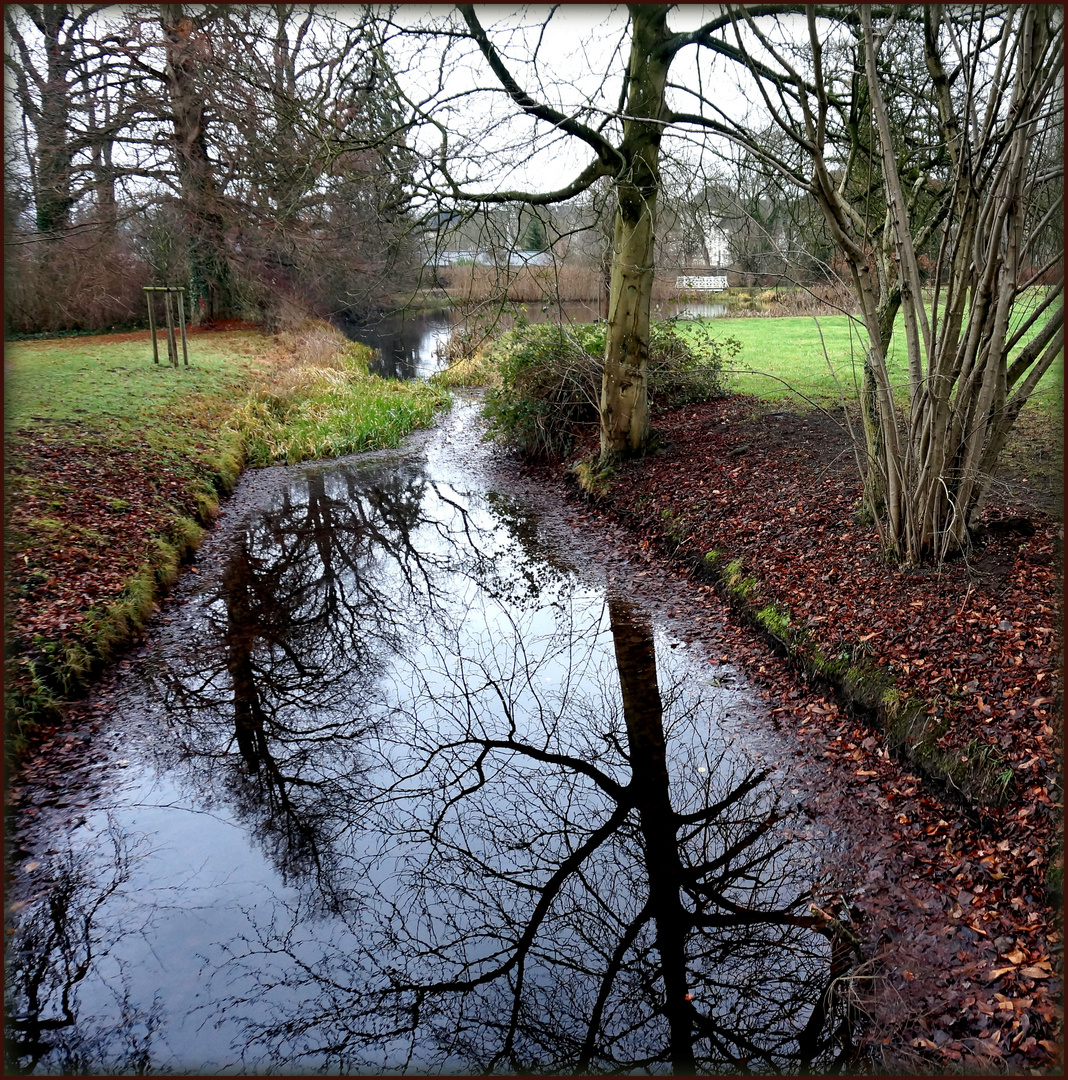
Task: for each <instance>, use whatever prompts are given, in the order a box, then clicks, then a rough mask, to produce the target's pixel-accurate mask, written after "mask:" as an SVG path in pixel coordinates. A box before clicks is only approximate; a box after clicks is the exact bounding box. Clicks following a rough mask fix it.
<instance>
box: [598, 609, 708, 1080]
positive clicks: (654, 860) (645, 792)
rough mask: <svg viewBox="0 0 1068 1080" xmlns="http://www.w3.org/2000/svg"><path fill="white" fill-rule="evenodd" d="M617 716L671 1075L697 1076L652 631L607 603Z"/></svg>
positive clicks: (685, 923)
mask: <svg viewBox="0 0 1068 1080" xmlns="http://www.w3.org/2000/svg"><path fill="white" fill-rule="evenodd" d="M608 611H609V615H610V617H611V622H612V640H613V642H614V644H615V650H616V663H617V665H618V667H619V684H620V688H621V689H622V691H623V718H624V721H625V722H626V725H627V743H628V746H629V749H630V766H631V781H630V785H629V786H630V792H631V795H632V798H633V800H634V806H635V807H636V808H637V810H638V815H639V818H640V821H641V830H642V839H643V845H644V848H645V862H646V869H647V871H648V875H649V907H650V910H651V911H652V913H653V918H654V921H655V923H656V948H657V952H659V954H660V972H661V976H662V977H663V980H664V1015H665V1017H666V1018H667V1022H668V1031H669V1039H670V1052H671V1064H672V1069H673V1071H674V1072H675V1073H677V1074H679V1073H681V1074H692V1073H694V1072H696V1068H697V1067H696V1063H695V1061H694V1055H693V1019H692V1006H691V1005H690V1003H689V1002H688V1001H687V1000H686V993H687V985H686V935H687V930H688V929H689V925H690V917H689V914H688V912H687V911H686V909H685V908H684V907H683V904H682V898H681V887H682V863H681V861H680V859H679V847H678V837H677V827H678V823H677V820H676V817H675V812H674V810H673V809H672V807H671V799H670V796H669V792H668V773H667V755H666V746H665V741H664V724H663V706H662V704H661V701H660V689H659V687H658V686H657V682H656V654H655V652H654V651H653V634H652V627H651V626H650V625H649V623H648V622H647V621H646V620H645V619H644V618H643V617H642V616H641V615H640V613H639V612H637V611H636V610H635V609H634V608H633V607H632V606H631V605H630V604H629V603H627V602H626V601H625V600H621V599H618V598H613V597H609V600H608Z"/></svg>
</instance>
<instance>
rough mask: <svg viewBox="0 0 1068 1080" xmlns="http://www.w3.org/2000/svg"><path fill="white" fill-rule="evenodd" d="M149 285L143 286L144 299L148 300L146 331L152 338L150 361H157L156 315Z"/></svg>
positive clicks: (156, 362)
mask: <svg viewBox="0 0 1068 1080" xmlns="http://www.w3.org/2000/svg"><path fill="white" fill-rule="evenodd" d="M154 291H155V290H153V288H152V286H151V285H146V286H145V299H146V300H147V301H148V333H149V336H150V337H151V338H152V363H154V364H158V363H159V344H158V343H157V342H156V317H155V314H154V312H153V311H152V308H153V307H154V306H155V305H154V304H153V301H154V299H155V297H154V295H153V293H154Z"/></svg>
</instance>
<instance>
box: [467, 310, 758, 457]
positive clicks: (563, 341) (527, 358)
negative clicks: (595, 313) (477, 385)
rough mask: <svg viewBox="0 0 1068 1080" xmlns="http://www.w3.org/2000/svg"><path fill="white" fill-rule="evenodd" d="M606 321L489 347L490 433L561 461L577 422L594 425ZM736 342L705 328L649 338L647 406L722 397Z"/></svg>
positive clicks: (542, 327) (659, 331)
mask: <svg viewBox="0 0 1068 1080" xmlns="http://www.w3.org/2000/svg"><path fill="white" fill-rule="evenodd" d="M607 330H608V328H607V325H606V324H605V323H600V322H599V323H583V324H574V325H571V326H561V325H558V324H556V323H534V324H520V325H517V326H516V327H514V328H513V329H512V330H509V331H507V332H506V333H504V334H502V335H501V336H500V337H499V338H498V339H497V340H496V341H495V342H494V343H493V345H492V346H491V347H490V349H488V350H487V356H488V359H489V360H490V361H491V362H492V363H493V364H494V365H495V366H496V367H497V370H498V375H499V385H496V386H491V387H490V388H489V389H488V390H487V391H486V398H485V403H484V406H483V411H484V414H485V416H486V418H487V419H488V420H489V433H490V435H491V436H493V437H495V438H498V439H500V440H501V441H502V442H506V443H508V444H509V445H511V446H513V447H515V448H516V449H518V450H519V451H520V452H521V453H523V454H525V455H527V456H529V457H534V458H553V457H562V456H564V455H566V454H567V453H569V452H570V451H571V449H572V447H573V445H574V441H575V436H576V434H577V432H578V429H579V428H580V426H581V425H583V424H595V423H597V403H598V399H599V398H600V393H601V372H602V369H603V364H604V352H605V339H606V335H607ZM739 348H740V345H739V344H738V342H737V341H734V340H733V339H727V340H725V341H717V340H716V339H715V338H713V337H712V336H711V334H710V333H708V332H707V331H705V332H703V333H702V334H700V335H698V336H697V337H696V338H693V337H692V335H691V340H689V341H688V340H686V339H684V338H683V337H682V336H681V335H679V334H678V333H676V331H675V329H674V326H673V325H672V324H671V323H654V324H653V325H652V327H651V328H650V335H649V353H650V355H649V369H648V378H649V402H650V407H651V408H672V407H674V406H677V405H685V404H688V403H690V402H694V401H707V400H708V399H709V398H713V397H718V396H720V395H722V394H723V393H724V392H725V390H724V383H723V368H724V365H725V363H727V362H728V360H729V358H730V357H733V356H734V355H735V354H736V353H737V351H738V349H739Z"/></svg>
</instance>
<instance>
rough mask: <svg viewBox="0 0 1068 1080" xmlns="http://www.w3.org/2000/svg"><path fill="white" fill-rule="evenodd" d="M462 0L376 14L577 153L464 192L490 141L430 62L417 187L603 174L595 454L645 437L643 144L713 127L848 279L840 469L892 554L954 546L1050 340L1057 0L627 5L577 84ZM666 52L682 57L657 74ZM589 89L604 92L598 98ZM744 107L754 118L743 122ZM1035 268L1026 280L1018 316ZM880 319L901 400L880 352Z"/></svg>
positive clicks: (656, 144)
mask: <svg viewBox="0 0 1068 1080" xmlns="http://www.w3.org/2000/svg"><path fill="white" fill-rule="evenodd" d="M458 11H459V15H460V20H462V21H458V20H452V21H451V22H450V21H446V22H440V21H439V22H438V23H434V24H427V25H423V26H420V28H418V30H417V31H413V30H412V29H411V28H410V27H399V24H396V23H389V21H388V20H387V25H389V26H391V27H393V28H394V29H398V28H399V29H400V30H401V32H407V33H418V34H420V35H423V36H424V37H430V38H434V37H435V36H436V37H437V39H438V40H444V41H446V42H447V43H448V47H450V48H453V49H457V48H462V47H463V46H464V43H466V45H467V46H471V45H472V44H473V45H474V47H476V48H477V49H478V52H479V54H480V55H481V58H482V60H483V62H484V65H485V68H488V71H489V73H490V74H491V76H492V79H493V80H494V84H495V86H496V87H497V88H499V92H500V93H502V94H503V95H505V96H506V97H507V99H509V100H510V101H511V103H512V104H513V105H514V107H515V108H516V109H517V110H518V111H519V114H520V115H521V116H524V117H527V118H532V119H533V120H534V122H535V132H536V133H537V132H544V131H546V130H548V131H552V132H553V133H555V135H556V136H558V137H566V138H567V139H570V140H571V141H572V142H573V143H575V144H577V145H583V146H584V147H585V148H586V150H587V152H588V153H589V154H590V155H592V160H590V161H589V164H588V165H586V167H585V168H584V169H581V170H580V171H579V172H578V174H577V175H576V176H575V177H574V179H572V180H571V181H570V182H569V183H567V184H563V185H561V186H558V187H556V189H555V190H553V191H543V192H532V191H518V190H501V189H500V188H499V187H498V188H495V189H493V190H482V191H478V190H475V189H474V186H473V183H474V181H475V180H477V178H478V171H479V169H478V166H479V165H481V166H482V167H483V175H486V176H487V178H492V176H493V173H492V172H491V171H490V169H491V167H492V168H493V169H495V171H496V172H497V173H498V174H499V172H500V168H499V166H500V159H499V155H498V156H496V157H494V156H493V155H492V154H491V153H490V152H488V151H485V150H483V151H482V154H481V156H479V154H478V153H476V149H477V147H476V142H477V141H476V140H472V141H471V143H469V144H467V145H461V143H462V140H458V139H457V138H456V137H455V135H456V133H455V132H454V131H453V130H451V129H450V127H449V121H448V118H447V117H446V116H445V115H444V114H443V113H442V111H441V107H442V106H443V104H454V103H455V101H456V97H455V96H450V95H449V94H448V93H447V92H446V89H445V81H444V79H443V80H442V81H441V83H440V84H439V88H438V91H437V92H433V91H431V92H429V93H427V94H425V95H424V97H423V98H422V99H421V100H419V101H415V100H414V99H413V101H412V104H413V108H414V110H415V112H416V113H417V114H419V115H421V117H422V119H423V120H424V122H425V123H426V124H428V125H431V126H433V127H434V128H435V129H436V130H437V131H438V132H439V134H440V136H441V141H440V149H439V152H438V156H437V158H436V160H434V161H432V162H431V163H429V164H428V167H427V171H426V175H425V177H424V188H425V190H426V191H428V192H431V193H434V194H436V195H437V196H439V197H448V198H451V199H453V200H461V201H462V200H470V201H474V202H479V203H482V204H488V203H499V202H508V201H522V202H526V203H529V204H533V205H547V204H550V203H555V202H562V201H566V200H568V199H570V198H572V197H574V196H576V195H578V194H579V193H581V192H583V191H586V190H587V189H589V188H590V187H591V185H593V184H594V183H596V182H597V181H598V180H599V179H601V178H608V179H609V180H610V182H611V183H612V185H613V187H614V191H615V199H616V214H615V232H614V237H613V247H612V261H611V279H612V285H611V303H610V309H609V334H608V341H607V345H606V351H605V361H604V375H603V382H602V391H601V400H600V423H601V456H602V458H603V459H612V458H615V457H618V456H620V455H623V454H627V453H633V452H636V451H638V450H640V449H641V448H642V446H643V445H644V443H645V441H646V437H647V434H648V404H647V389H646V372H647V361H648V336H649V330H648V327H649V308H650V298H651V285H652V275H653V259H654V250H655V248H654V241H655V223H656V216H657V206H658V199H659V197H660V195H661V187H662V185H661V144H662V142H663V140H664V139H665V138H666V137H667V136H669V135H672V136H676V135H677V136H680V137H683V138H690V139H697V140H700V139H701V138H702V137H705V138H710V139H715V138H726V139H729V140H731V141H732V142H734V143H735V144H736V145H738V146H740V147H742V148H743V149H744V150H745V151H747V152H748V153H749V154H751V155H752V156H753V157H754V158H756V159H757V160H759V161H761V162H763V163H764V164H765V166H766V167H767V168H769V169H771V170H774V171H775V172H776V173H777V174H778V175H779V177H780V178H781V183H782V184H783V186H784V187H786V188H790V187H793V188H794V189H795V190H796V191H797V192H798V193H799V194H803V195H805V196H807V197H808V198H811V199H812V200H814V201H815V203H816V204H817V205H818V206H819V208H820V210H821V212H822V214H823V216H824V218H825V220H826V223H827V228H828V229H829V232H830V237H831V239H832V240H833V244H834V247H835V249H836V250H837V252H838V257H839V258H840V260H841V263H842V266H843V270H844V272H845V275H846V277H847V278H848V279H849V280H850V281H851V284H852V288H853V290H854V292H855V294H856V303H857V307H858V309H859V311H860V313H861V316H860V318H861V322H862V326H863V329H864V331H865V332H866V334H867V337H868V339H869V342H870V348H869V352H868V355H867V358H866V376H865V384H864V387H863V391H864V392H863V394H862V397H863V398H864V400H865V402H866V403H867V409H866V413H867V417H868V421H869V423H868V425H867V430H868V435H867V440H866V444H865V445H864V446H863V447H862V448H861V452H860V455H859V464H860V467H861V469H862V471H863V472H864V473H865V474H866V476H867V477H868V484H867V489H866V490H867V496H866V499H867V503H868V507H869V509H870V511H871V513H872V516H873V518H874V519H875V521H876V522H877V524H878V527H879V529H880V531H881V534H882V536H883V537H884V539H885V542H886V544H887V546H888V548H889V549H890V550H891V551H893V552H894V553H895V554H896V555H897V556H899V557H900V558H903V559H906V560H922V559H926V558H931V557H936V558H937V557H942V556H944V555H946V554H948V553H949V552H951V551H953V550H954V549H956V548H958V547H960V546H961V545H963V544H966V543H967V541H968V537H969V534H970V533H971V532H972V531H974V529H975V528H976V527H977V524H978V520H979V516H980V514H981V512H982V509H983V505H984V502H985V499H986V497H987V494H988V492H989V489H990V483H991V480H992V478H993V475H994V470H995V467H996V464H997V459H998V455H999V453H1000V451H1001V449H1002V447H1003V446H1004V443H1005V439H1006V437H1007V436H1008V433H1009V431H1010V430H1011V428H1012V425H1013V423H1014V422H1015V419H1016V417H1017V416H1018V414H1019V411H1020V409H1021V408H1022V407H1023V405H1024V404H1025V402H1026V401H1027V398H1028V397H1029V395H1030V394H1031V392H1032V390H1033V389H1034V387H1035V385H1036V384H1037V382H1038V380H1039V379H1040V378H1041V377H1042V375H1043V374H1044V373H1045V372H1046V371H1047V370H1048V369H1049V366H1050V365H1051V363H1052V362H1053V360H1054V358H1055V357H1056V355H1057V353H1058V351H1059V350H1060V348H1061V336H1062V326H1063V304H1062V303H1061V301H1060V296H1061V289H1062V286H1061V285H1060V284H1059V283H1060V281H1061V280H1062V275H1061V274H1060V272H1059V270H1058V267H1059V266H1060V252H1059V249H1056V250H1055V249H1053V248H1052V246H1051V245H1050V243H1049V235H1050V228H1051V225H1052V224H1055V222H1054V219H1055V218H1056V217H1057V215H1058V214H1059V207H1060V206H1061V201H1060V195H1059V185H1060V181H1061V177H1062V174H1063V169H1062V168H1061V166H1060V165H1059V163H1058V161H1057V160H1056V159H1055V156H1054V155H1053V154H1051V150H1052V149H1053V146H1054V143H1055V142H1056V140H1057V138H1058V132H1059V130H1060V125H1061V120H1062V116H1063V105H1062V98H1063V79H1062V74H1061V57H1062V52H1063V20H1062V19H1061V16H1060V14H1059V11H1058V10H1057V9H1053V8H1046V7H1035V8H1030V7H1027V8H1025V7H1015V6H1008V7H1003V6H997V5H969V6H964V5H952V6H937V5H936V6H927V7H920V6H914V7H894V8H891V9H885V10H884V9H873V8H868V7H865V6H863V5H830V6H810V7H801V6H796V7H793V6H781V5H779V6H776V5H757V4H751V5H742V6H738V7H726V8H723V9H720V10H719V11H718V12H717V13H716V15H715V16H714V17H713V18H711V19H709V20H708V21H707V22H705V23H704V24H703V25H701V26H699V27H697V28H696V29H694V30H691V31H687V32H673V31H672V30H671V28H670V27H669V25H668V12H669V9H668V8H667V7H663V6H640V5H632V6H630V7H629V8H628V12H629V23H628V27H627V30H626V33H625V37H624V39H622V40H620V42H619V43H618V44H617V45H616V47H615V51H614V52H613V53H612V57H611V60H610V61H609V69H608V70H607V71H606V73H605V78H604V83H603V85H602V87H601V88H600V89H599V90H598V91H597V92H595V93H592V94H591V95H590V96H589V97H588V98H585V99H580V100H578V101H576V100H575V97H576V96H577V95H576V94H573V95H572V97H571V98H570V99H569V100H568V99H566V98H565V97H564V95H563V93H562V92H561V91H560V90H559V86H556V87H553V86H551V85H550V84H549V82H547V81H546V80H543V79H542V72H541V68H542V67H543V66H544V64H543V61H542V59H541V56H540V53H539V49H540V48H541V42H542V39H543V36H544V31H545V29H546V27H545V26H544V25H543V26H542V28H541V30H540V31H537V32H536V33H535V32H534V31H531V35H530V36H529V37H528V38H527V39H525V40H517V37H516V33H517V32H516V28H515V26H514V24H513V25H507V24H499V25H497V26H494V27H491V28H489V29H487V28H486V27H484V26H483V24H482V22H481V17H480V12H479V11H478V10H477V9H475V8H474V7H472V6H470V5H461V6H460V7H459V8H458ZM550 17H551V16H550ZM691 47H692V48H691ZM684 51H687V55H689V56H694V54H696V57H695V64H694V66H693V68H691V71H690V72H689V73H687V75H686V77H685V78H684V79H683V80H681V81H679V82H673V81H671V71H672V69H673V65H674V63H675V61H676V59H677V58H678V57H679V56H680V55H681V54H682V53H683V52H684ZM613 64H614V65H616V66H615V67H612V65H613ZM442 65H443V67H442V70H444V60H443V61H442ZM520 66H522V72H523V74H524V77H525V78H526V79H527V81H528V84H529V85H524V84H523V82H521V81H520V79H519V77H517V74H516V72H517V71H519V70H520ZM619 68H622V70H618V69H619ZM694 72H696V74H694ZM732 72H733V73H734V74H735V76H736V77H737V78H738V79H739V81H740V84H741V85H740V95H739V96H738V97H736V98H733V99H730V100H728V98H726V97H724V95H723V94H722V93H721V92H720V91H721V90H722V89H723V87H724V80H725V79H728V78H729V77H730V75H731V73H732ZM609 85H611V86H612V87H615V86H616V85H619V86H620V92H619V96H618V100H617V101H615V102H611V101H608V100H607V90H606V87H607V86H609ZM536 91H537V92H536ZM745 101H749V102H750V103H752V104H753V105H754V106H755V109H754V116H753V117H746V116H743V115H742V112H743V111H744V110H743V107H742V105H741V104H740V102H743V103H744V102H745ZM756 113H758V114H759V115H755V114H756ZM769 122H770V124H771V125H773V127H774V130H775V132H776V138H775V139H769V138H768V130H769ZM450 140H451V141H450ZM514 145H516V144H513V146H514ZM527 145H528V146H529V142H528V144H527ZM461 150H464V151H466V156H465V155H464V154H462V153H460V152H459V151H461ZM473 163H474V164H473ZM757 205H758V208H760V209H761V211H762V213H763V210H764V209H765V207H764V206H763V204H761V203H759V200H758V203H757ZM766 209H768V210H769V212H770V211H773V210H774V208H773V207H767V208H766ZM1051 277H1052V278H1054V279H1055V281H1054V283H1053V284H1052V285H1050V284H1049V279H1050V278H1051ZM1039 283H1044V284H1045V285H1046V288H1047V291H1046V293H1045V294H1044V295H1043V297H1042V298H1041V300H1040V301H1039V302H1038V303H1036V304H1035V305H1033V306H1032V308H1031V310H1030V311H1024V307H1025V306H1026V305H1024V304H1023V303H1022V301H1023V300H1024V298H1025V297H1027V296H1028V295H1033V294H1029V293H1028V290H1029V289H1030V288H1031V287H1032V286H1034V285H1038V284H1039ZM898 314H900V315H901V317H902V319H903V324H904V335H903V336H904V346H905V352H906V354H907V368H908V374H907V391H906V394H905V395H904V396H905V397H907V404H903V403H902V401H901V399H900V398H901V395H898V393H897V389H896V386H895V376H894V374H893V366H892V363H891V353H890V348H891V338H892V336H893V327H894V325H895V318H896V317H897V316H898Z"/></svg>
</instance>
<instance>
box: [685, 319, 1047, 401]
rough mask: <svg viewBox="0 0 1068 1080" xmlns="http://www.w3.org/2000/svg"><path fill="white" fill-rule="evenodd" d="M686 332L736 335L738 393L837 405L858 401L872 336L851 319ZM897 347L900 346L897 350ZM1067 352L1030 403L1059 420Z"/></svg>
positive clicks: (732, 379) (900, 363)
mask: <svg viewBox="0 0 1068 1080" xmlns="http://www.w3.org/2000/svg"><path fill="white" fill-rule="evenodd" d="M678 330H679V332H680V333H681V334H683V335H687V334H695V333H696V332H697V331H698V330H706V331H708V332H710V333H711V334H712V335H713V336H714V337H716V338H721V339H722V338H727V337H732V338H735V339H737V340H738V341H740V342H741V344H742V348H741V351H740V352H739V354H738V356H737V357H736V358H735V362H734V364H733V369H734V370H733V371H732V373H731V374H730V376H729V385H730V388H731V389H732V390H733V391H735V392H736V393H740V394H753V395H754V396H756V397H760V398H763V399H765V400H767V401H769V402H787V401H793V402H795V403H798V404H803V403H804V402H806V401H810V402H813V403H815V404H818V405H821V406H823V407H828V406H833V405H835V404H838V403H839V402H840V401H841V399H842V396H843V395H844V396H845V399H846V400H847V401H851V400H855V399H856V391H857V386H858V385H859V380H860V369H861V365H862V363H863V357H864V349H865V344H866V341H867V337H866V335H865V334H864V331H863V327H862V326H861V325H860V324H859V323H858V322H857V321H856V320H854V319H851V318H849V317H848V316H846V315H831V316H822V317H818V318H814V317H813V316H810V315H806V316H796V317H787V318H741V319H731V318H717V319H711V320H702V321H695V322H693V323H692V324H690V323H686V322H680V323H679V324H678ZM898 343H901V344H900V347H898ZM903 343H904V322H903V319H902V317H901V316H900V315H899V316H898V318H897V322H896V323H895V334H894V339H893V341H892V342H891V358H890V375H891V378H892V379H893V380H894V382H895V384H896V385H897V386H898V387H900V394H901V400H902V402H904V400H905V395H906V391H907V380H908V369H907V364H906V361H905V356H904V347H903ZM1063 372H1064V358H1063V353H1062V355H1061V357H1060V358H1058V360H1057V361H1055V362H1054V364H1053V365H1052V367H1051V368H1050V370H1049V371H1048V372H1047V373H1046V374H1045V376H1044V377H1043V379H1042V381H1041V382H1040V383H1039V385H1038V387H1037V389H1036V391H1035V394H1034V395H1033V396H1032V398H1031V401H1030V402H1029V403H1028V405H1027V409H1028V410H1036V411H1040V412H1042V413H1048V414H1050V415H1053V414H1056V416H1058V417H1059V416H1060V412H1061V400H1062V388H1063Z"/></svg>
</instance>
